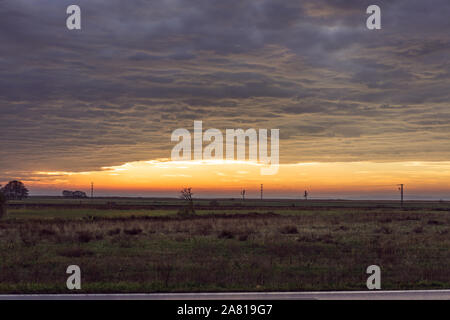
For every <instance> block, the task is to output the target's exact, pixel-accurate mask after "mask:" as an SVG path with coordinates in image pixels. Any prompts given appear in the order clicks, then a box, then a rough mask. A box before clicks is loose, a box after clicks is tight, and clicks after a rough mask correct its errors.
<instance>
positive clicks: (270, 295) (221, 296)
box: [0, 290, 450, 300]
mask: <svg viewBox="0 0 450 320" xmlns="http://www.w3.org/2000/svg"><path fill="white" fill-rule="evenodd" d="M0 300H450V290H423V291H422V290H414V291H413V290H408V291H340V292H233V293H231V292H230V293H151V294H145V293H143V294H44V295H37V294H36V295H33V294H30V295H0Z"/></svg>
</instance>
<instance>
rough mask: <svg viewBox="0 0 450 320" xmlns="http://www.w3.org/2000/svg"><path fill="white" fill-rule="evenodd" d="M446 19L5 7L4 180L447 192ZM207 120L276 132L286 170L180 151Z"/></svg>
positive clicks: (338, 9)
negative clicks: (179, 137) (188, 157)
mask: <svg viewBox="0 0 450 320" xmlns="http://www.w3.org/2000/svg"><path fill="white" fill-rule="evenodd" d="M71 4H77V5H79V6H80V8H81V17H82V29H81V30H72V31H69V30H68V29H67V28H66V18H67V14H66V8H67V7H68V6H69V5H71ZM371 4H377V5H379V6H380V8H381V20H382V29H381V30H368V29H367V28H366V19H367V17H368V15H367V14H366V8H367V7H368V6H369V5H371ZM449 16H450V2H448V0H431V1H424V0H420V1H419V0H389V1H372V0H370V1H365V0H358V1H356V0H355V1H354V0H345V1H344V0H315V1H301V0H296V1H290V0H284V1H275V0H258V1H257V0H227V1H221V0H189V1H187V0H155V1H142V0H128V1H119V0H90V1H87V0H76V1H72V0H71V1H65V0H58V1H56V0H53V1H51V0H39V1H29V0H1V1H0V41H1V46H0V108H1V109H0V110H1V116H0V137H1V146H0V184H5V183H7V182H8V181H9V180H12V179H20V180H22V181H24V182H25V184H26V185H27V186H28V187H29V189H30V191H31V194H60V193H61V191H62V190H63V189H69V190H71V189H81V190H84V191H88V190H89V188H90V182H91V181H94V183H95V186H96V192H98V194H99V195H140V196H156V195H164V196H169V195H173V196H177V192H178V191H179V190H180V189H181V188H182V187H184V186H192V187H193V189H194V190H195V192H194V193H196V194H197V195H198V196H227V197H228V196H236V197H238V196H239V191H240V189H241V188H246V189H248V190H249V194H250V196H255V197H257V196H258V192H259V191H258V190H259V185H260V184H261V183H264V186H265V189H266V190H267V194H268V196H273V197H301V195H302V194H303V190H305V189H308V190H310V194H311V197H314V196H315V197H331V198H336V197H343V198H391V197H397V196H398V190H397V186H396V185H397V184H399V183H404V184H405V187H406V190H407V193H406V195H407V197H410V198H435V199H440V198H450V179H449V175H450V157H449V156H450V141H449V132H450V109H449V101H450V99H449V96H450V90H449V88H450V60H449V53H450V35H449V30H450V19H449V18H448V17H449ZM194 120H201V121H203V127H204V128H205V129H207V128H217V129H219V130H223V131H225V130H226V129H228V128H243V129H248V128H255V129H258V128H267V129H272V128H278V129H279V130H280V147H279V154H280V169H279V172H278V174H276V175H273V176H261V174H260V173H259V167H258V166H259V164H258V163H252V162H245V163H241V162H239V161H235V162H233V161H231V162H220V161H218V162H210V163H208V162H198V161H197V162H196V161H191V162H187V163H178V162H171V161H169V160H168V159H170V155H171V150H172V148H173V147H174V145H175V143H174V142H172V141H171V133H172V132H173V131H174V130H175V129H177V128H186V129H188V130H191V131H192V129H193V122H194Z"/></svg>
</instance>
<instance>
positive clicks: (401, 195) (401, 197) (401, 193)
mask: <svg viewBox="0 0 450 320" xmlns="http://www.w3.org/2000/svg"><path fill="white" fill-rule="evenodd" d="M399 186H400V188H398V190H400V206H401V207H402V208H403V183H402V184H399Z"/></svg>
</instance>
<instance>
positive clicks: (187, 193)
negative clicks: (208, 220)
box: [179, 188, 195, 215]
mask: <svg viewBox="0 0 450 320" xmlns="http://www.w3.org/2000/svg"><path fill="white" fill-rule="evenodd" d="M180 193H181V196H180V198H181V199H183V200H185V201H186V207H185V208H184V209H182V210H181V211H179V213H180V214H184V215H188V214H195V210H194V200H192V195H193V193H192V188H183V189H182V190H181V191H180Z"/></svg>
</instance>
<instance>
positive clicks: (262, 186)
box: [261, 183, 263, 200]
mask: <svg viewBox="0 0 450 320" xmlns="http://www.w3.org/2000/svg"><path fill="white" fill-rule="evenodd" d="M262 199H263V184H262V183H261V200H262Z"/></svg>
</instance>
